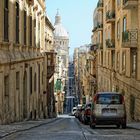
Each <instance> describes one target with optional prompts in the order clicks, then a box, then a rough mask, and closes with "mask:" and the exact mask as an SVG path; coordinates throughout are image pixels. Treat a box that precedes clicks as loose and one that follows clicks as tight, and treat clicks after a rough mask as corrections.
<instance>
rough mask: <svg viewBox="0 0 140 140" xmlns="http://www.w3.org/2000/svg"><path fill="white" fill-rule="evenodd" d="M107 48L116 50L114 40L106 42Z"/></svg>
mask: <svg viewBox="0 0 140 140" xmlns="http://www.w3.org/2000/svg"><path fill="white" fill-rule="evenodd" d="M106 47H107V48H108V49H114V48H115V41H114V40H112V39H107V40H106Z"/></svg>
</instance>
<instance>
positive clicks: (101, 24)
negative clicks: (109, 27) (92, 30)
mask: <svg viewBox="0 0 140 140" xmlns="http://www.w3.org/2000/svg"><path fill="white" fill-rule="evenodd" d="M102 30H103V23H100V22H98V23H97V31H102Z"/></svg>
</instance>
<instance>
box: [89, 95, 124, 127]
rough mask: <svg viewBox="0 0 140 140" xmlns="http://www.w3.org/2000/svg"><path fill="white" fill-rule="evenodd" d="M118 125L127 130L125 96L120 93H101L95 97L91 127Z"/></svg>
mask: <svg viewBox="0 0 140 140" xmlns="http://www.w3.org/2000/svg"><path fill="white" fill-rule="evenodd" d="M112 124H114V125H116V126H117V127H118V128H119V127H120V126H122V128H126V110H125V103H124V96H123V95H122V94H120V93H118V92H100V93H97V94H96V95H95V97H94V102H93V105H92V109H91V117H90V126H91V127H92V128H94V127H95V126H96V125H112Z"/></svg>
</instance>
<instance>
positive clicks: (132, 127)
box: [127, 125, 140, 130]
mask: <svg viewBox="0 0 140 140" xmlns="http://www.w3.org/2000/svg"><path fill="white" fill-rule="evenodd" d="M127 128H131V129H135V130H140V128H137V127H134V126H129V125H127Z"/></svg>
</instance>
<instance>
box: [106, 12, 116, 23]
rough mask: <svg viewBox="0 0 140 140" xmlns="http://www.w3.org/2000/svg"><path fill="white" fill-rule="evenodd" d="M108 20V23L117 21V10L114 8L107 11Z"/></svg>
mask: <svg viewBox="0 0 140 140" xmlns="http://www.w3.org/2000/svg"><path fill="white" fill-rule="evenodd" d="M106 22H107V23H114V22H115V11H114V10H112V11H107V12H106Z"/></svg>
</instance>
